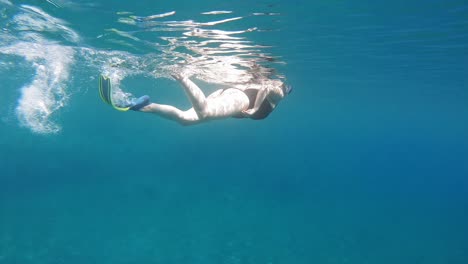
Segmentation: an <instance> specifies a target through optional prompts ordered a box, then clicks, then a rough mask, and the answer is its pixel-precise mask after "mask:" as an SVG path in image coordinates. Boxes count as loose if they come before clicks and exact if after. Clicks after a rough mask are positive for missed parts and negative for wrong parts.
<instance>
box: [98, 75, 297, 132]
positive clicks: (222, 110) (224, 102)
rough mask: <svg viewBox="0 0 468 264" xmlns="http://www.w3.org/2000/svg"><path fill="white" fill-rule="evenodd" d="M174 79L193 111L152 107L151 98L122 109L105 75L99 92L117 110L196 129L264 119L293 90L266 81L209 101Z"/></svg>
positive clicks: (222, 93) (222, 91)
mask: <svg viewBox="0 0 468 264" xmlns="http://www.w3.org/2000/svg"><path fill="white" fill-rule="evenodd" d="M172 77H173V78H174V79H176V80H177V81H179V82H180V84H181V85H182V87H183V88H184V90H185V93H186V94H187V97H188V98H189V100H190V102H191V103H192V106H193V107H192V108H190V109H189V110H187V111H182V110H180V109H178V108H176V107H174V106H171V105H163V104H156V103H151V102H150V98H149V96H147V95H144V96H142V97H140V98H138V99H137V100H136V101H135V102H134V103H132V104H130V105H126V106H123V107H122V106H118V105H116V104H114V102H113V101H112V97H111V95H112V86H111V82H110V79H109V78H107V77H105V76H102V75H101V76H100V79H99V91H100V95H101V98H102V99H103V100H104V101H105V102H106V103H108V104H110V105H112V106H113V107H114V108H116V109H117V110H120V111H127V110H133V111H140V112H146V113H154V114H157V115H159V116H161V117H164V118H167V119H170V120H174V121H177V122H179V123H180V124H182V125H193V124H198V123H201V122H204V121H208V120H215V119H222V118H228V117H234V118H251V119H255V120H259V119H264V118H266V117H267V116H268V115H269V114H270V113H271V112H272V111H273V110H274V109H275V107H276V106H277V105H278V103H279V102H280V101H281V100H282V99H283V98H284V97H286V95H288V94H289V93H290V92H291V90H292V88H291V86H288V85H285V84H284V83H283V82H282V81H280V80H265V81H264V82H262V84H252V85H242V86H239V87H235V88H227V89H219V90H216V91H215V92H213V93H212V94H210V95H209V96H208V97H205V94H204V93H203V91H202V90H201V89H200V88H199V87H198V86H197V85H196V84H195V83H193V82H192V81H191V80H190V79H189V78H188V77H184V76H182V75H172Z"/></svg>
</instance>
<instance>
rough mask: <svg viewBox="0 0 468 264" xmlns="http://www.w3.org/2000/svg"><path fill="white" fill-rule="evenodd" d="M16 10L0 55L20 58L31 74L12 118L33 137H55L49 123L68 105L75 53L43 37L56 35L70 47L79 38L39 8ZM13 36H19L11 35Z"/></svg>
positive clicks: (54, 127) (4, 35)
mask: <svg viewBox="0 0 468 264" xmlns="http://www.w3.org/2000/svg"><path fill="white" fill-rule="evenodd" d="M19 10H20V12H19V13H18V14H17V15H15V16H14V17H13V18H12V19H11V21H10V25H11V26H12V29H14V30H13V31H11V32H10V31H5V32H4V33H3V34H1V35H2V36H1V37H0V39H5V40H8V41H7V42H3V43H0V53H3V54H9V55H16V56H21V57H23V58H24V59H25V60H26V61H27V62H29V63H30V65H31V66H32V67H33V68H34V70H35V74H34V76H33V78H32V80H31V82H30V83H28V84H26V85H24V86H23V87H21V96H20V98H19V99H18V104H17V107H16V115H17V117H18V119H19V121H20V123H21V125H23V126H26V127H28V128H29V129H31V130H32V131H34V132H36V133H56V132H58V131H60V126H59V125H58V124H56V123H55V122H54V121H53V118H54V115H53V114H54V113H56V112H57V111H58V110H59V109H61V108H62V107H64V106H65V105H66V103H67V101H68V97H69V95H68V94H67V89H66V83H67V81H68V77H69V68H70V65H72V63H73V60H74V53H75V51H74V49H73V48H72V47H70V46H66V45H61V44H60V43H58V42H57V41H54V40H49V39H45V38H44V33H45V32H53V33H56V36H58V37H63V38H64V40H67V41H70V42H73V43H76V42H78V41H79V39H80V37H79V35H78V34H77V33H76V32H74V31H73V30H71V29H70V28H68V27H67V26H65V24H66V22H64V21H63V20H60V19H58V18H55V17H52V16H50V15H49V14H47V13H45V12H44V11H42V10H41V9H40V8H37V7H33V6H28V5H22V6H21V8H20V9H19ZM15 32H17V33H20V32H21V34H16V35H13V34H12V33H15ZM61 40H63V39H61Z"/></svg>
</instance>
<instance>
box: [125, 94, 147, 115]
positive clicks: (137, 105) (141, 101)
mask: <svg viewBox="0 0 468 264" xmlns="http://www.w3.org/2000/svg"><path fill="white" fill-rule="evenodd" d="M149 104H150V98H149V96H148V95H143V96H142V97H140V98H138V99H136V101H135V102H133V103H132V104H130V105H129V107H130V110H133V111H139V110H140V109H141V108H143V107H145V106H147V105H149Z"/></svg>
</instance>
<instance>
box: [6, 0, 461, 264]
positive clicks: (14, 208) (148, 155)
mask: <svg viewBox="0 0 468 264" xmlns="http://www.w3.org/2000/svg"><path fill="white" fill-rule="evenodd" d="M11 2H13V1H11ZM172 2H174V3H171V2H170V1H164V2H159V3H158V2H156V1H149V0H140V1H137V2H127V1H104V0H100V1H77V2H70V1H65V0H63V1H58V0H57V1H54V2H53V4H51V3H49V2H47V1H14V3H10V2H8V1H5V0H3V1H0V28H1V29H2V31H1V33H0V40H1V43H2V44H1V45H0V81H1V83H2V87H1V93H0V115H1V116H0V118H1V122H0V263H1V264H3V263H5V264H14V263H22V264H23V263H70V264H71V263H100V264H101V263H125V264H128V263H229V264H235V263H256V264H257V263H265V264H268V263H271V264H274V263H359V264H363V263H411V264H415V263H425V264H426V263H434V264H435V263H457V264H458V263H460V264H462V263H467V262H468V253H467V252H468V224H467V223H468V178H467V177H468V136H467V135H468V87H467V83H468V77H467V76H468V74H466V72H468V4H467V3H466V1H455V0H448V1H439V0H432V1H412V2H410V3H408V2H407V1H400V0H398V1H392V2H391V3H390V2H388V1H360V2H347V1H295V2H294V3H291V2H290V1H282V0H281V1H271V2H270V1H261V2H258V3H257V4H254V5H253V4H251V3H250V2H251V1H243V0H241V1H210V0H204V1H197V2H196V3H195V2H194V1H180V0H178V1H172ZM22 5H23V6H22ZM24 5H26V6H24ZM31 7H32V8H35V9H34V10H36V11H33V12H31ZM37 8H40V10H42V12H43V13H45V14H47V15H49V16H51V17H54V18H57V19H61V20H60V21H55V20H54V21H51V20H45V21H46V23H45V24H46V25H48V26H49V27H38V28H34V25H36V24H35V23H38V21H40V18H42V19H44V17H45V16H44V15H41V16H40V18H38V17H37V16H36V15H37V10H38V9H37ZM219 10H225V11H232V13H230V14H220V15H213V16H212V17H210V16H205V15H201V14H200V13H202V12H207V11H219ZM124 11H125V12H132V14H126V13H119V15H118V14H117V12H124ZM169 11H176V14H175V15H173V16H169V17H166V18H160V20H161V21H169V20H177V21H186V20H190V19H191V20H194V21H203V22H207V21H214V20H219V19H226V18H230V17H237V16H241V17H243V18H242V19H240V20H237V21H233V22H229V23H225V24H220V25H217V26H214V27H213V28H216V29H222V30H228V31H235V30H245V29H247V28H252V27H257V29H258V30H257V31H254V32H252V33H248V34H246V35H245V36H246V37H248V39H249V40H250V41H252V42H253V43H255V44H257V45H265V46H271V47H270V48H267V49H266V50H265V52H267V53H268V54H269V55H271V56H273V57H275V58H276V59H277V60H278V61H281V62H284V64H283V63H278V64H272V65H268V67H272V68H274V69H276V70H277V71H278V74H279V75H284V80H285V81H286V82H287V83H289V84H291V85H292V86H293V87H294V91H293V93H292V94H291V95H290V96H289V97H287V98H286V99H284V101H283V102H281V104H280V105H279V106H278V108H277V109H276V110H275V111H274V112H273V113H272V114H271V115H270V116H269V117H268V119H265V120H262V121H253V120H238V119H229V120H221V121H213V122H209V123H206V124H201V125H197V126H189V127H184V126H180V125H178V124H176V123H173V122H171V121H168V120H164V119H161V118H159V117H156V116H153V115H147V114H142V113H134V112H131V113H130V112H126V113H121V112H118V111H113V110H112V109H111V108H110V107H109V106H107V105H105V104H104V103H103V102H102V101H101V100H100V98H99V96H98V93H97V79H96V77H97V76H98V74H99V71H101V70H106V69H109V68H106V65H109V62H107V61H106V58H108V57H112V56H115V57H116V58H123V59H124V60H126V59H128V61H131V59H130V57H131V56H135V57H136V58H137V59H136V61H137V62H138V63H143V62H144V61H143V60H138V58H145V57H144V56H146V55H147V54H153V53H154V54H157V52H158V51H156V50H155V49H154V47H153V46H150V45H146V44H144V43H146V42H144V41H147V42H149V43H158V42H161V40H160V37H161V34H169V35H170V34H173V35H177V32H168V33H167V32H166V33H164V32H163V33H161V32H160V31H158V32H156V33H151V32H136V30H138V29H137V28H136V27H135V26H132V25H128V24H123V23H118V18H119V17H129V16H130V15H135V16H141V17H147V16H150V15H154V14H162V13H165V12H169ZM256 12H257V13H264V15H262V16H260V15H258V16H252V15H251V14H252V13H256ZM21 14H27V15H29V16H33V17H34V19H33V21H34V22H30V21H29V22H25V21H26V20H21V21H19V20H14V19H15V18H16V19H18V17H19V16H20V15H21ZM158 21H159V20H158ZM27 23H30V24H28V25H27V26H25V24H27ZM31 23H32V24H31ZM138 23H140V22H138ZM57 25H59V26H58V27H57ZM53 26H55V27H53ZM64 26H66V27H67V28H68V29H69V30H70V31H67V30H65V29H64V28H63V27H64ZM140 26H141V25H140ZM51 28H54V29H51ZM111 28H114V29H117V30H119V31H122V32H124V31H125V32H130V33H132V34H133V35H132V36H136V37H138V39H139V41H136V40H135V39H132V38H128V37H122V36H121V35H112V34H114V33H112V31H109V30H106V29H111ZM206 28H210V27H209V26H208V27H206ZM70 32H74V33H75V34H76V35H77V36H79V39H75V38H74V37H73V34H72V33H70ZM30 33H31V34H32V35H28V34H30ZM249 34H250V35H249ZM242 36H244V35H242ZM115 40H117V41H115ZM18 43H26V46H25V47H26V48H25V49H24V50H20V48H21V46H14V45H15V44H18ZM35 43H36V44H37V45H38V46H37V48H34V47H36V46H34V45H33V44H35ZM44 43H45V44H44ZM161 43H163V42H161ZM130 44H131V45H130ZM54 45H56V46H54ZM57 46H59V47H57ZM12 47H14V48H12ZM85 49H86V51H83V50H85ZM42 51H46V53H47V51H50V52H49V53H47V54H46V56H45V57H46V58H50V57H52V59H51V60H50V61H47V59H44V57H41V56H40V53H41V52H42ZM69 51H72V52H75V53H74V54H75V55H74V56H73V58H74V59H73V61H71V62H69V63H68V64H67V63H66V58H70V57H71V56H65V55H66V54H67V52H69ZM112 51H117V52H122V53H121V54H123V55H119V54H120V53H119V54H117V55H115V54H111V52H112ZM93 52H95V53H97V52H102V54H103V55H96V54H95V53H93ZM123 52H125V53H123ZM182 52H186V51H182ZM187 52H188V51H187ZM188 53H189V52H188ZM54 54H56V55H57V58H55V57H54V56H55V55H54ZM63 54H65V55H63ZM99 54H101V53H99ZM62 55H63V56H62ZM27 56H30V57H33V59H31V60H27V59H25V58H26V57H27ZM36 58H39V59H36ZM56 61H60V62H61V63H59V65H68V68H69V69H68V73H69V76H68V77H67V78H64V79H63V80H62V79H59V80H58V81H57V82H54V78H55V77H57V76H56V75H54V73H53V71H47V69H58V68H60V67H58V66H57V67H58V68H54V67H55V66H54V65H56V64H54V62H56ZM165 63H166V64H167V65H169V66H170V63H168V62H167V61H166V62H165ZM37 65H45V66H46V69H45V72H46V74H44V76H45V77H44V78H45V81H44V82H43V83H41V82H40V81H38V82H37V83H34V81H33V80H39V79H40V77H41V75H40V69H42V68H40V66H39V68H37V67H38V66H37ZM120 67H122V69H124V70H125V71H131V67H132V66H131V65H130V66H128V65H124V66H120ZM140 67H141V69H142V70H141V71H140V72H138V73H136V74H131V73H130V74H129V75H128V77H127V78H125V79H124V80H123V81H122V87H123V89H124V90H130V91H131V92H132V93H135V94H137V95H139V94H140V93H148V94H150V95H151V96H152V98H155V99H157V100H161V101H164V102H168V103H173V104H175V105H178V106H181V107H186V106H188V102H187V101H186V98H185V97H184V94H183V92H182V91H181V90H180V88H178V86H177V84H176V83H175V82H174V81H172V80H170V79H167V78H157V79H155V78H151V77H148V75H150V74H153V72H151V73H150V71H151V70H154V69H158V70H160V69H161V68H158V67H156V66H154V67H153V68H151V67H150V66H141V65H140ZM38 69H39V70H38ZM110 69H114V68H113V67H111V68H110ZM156 73H158V72H156ZM59 76H63V75H59ZM41 80H42V79H41ZM30 84H32V86H34V87H36V88H37V87H39V88H40V89H42V90H40V91H41V92H42V94H41V95H40V96H39V95H37V96H36V95H35V94H34V96H36V97H34V96H33V97H32V98H33V99H38V100H37V101H35V100H32V101H31V102H32V103H31V104H32V106H31V104H27V105H26V106H31V107H30V108H21V109H27V111H26V110H25V111H24V112H21V109H20V108H19V106H20V105H21V103H24V102H25V101H26V100H25V98H26V97H25V96H24V94H23V92H24V88H25V87H26V86H28V85H30ZM62 87H63V88H64V89H65V91H64V92H57V90H60V88H62ZM47 88H51V89H52V88H53V89H56V91H55V93H54V91H49V90H47ZM50 94H52V96H51V97H50V98H49V99H48V100H49V101H47V100H46V99H44V96H45V95H50ZM41 96H42V97H41ZM64 98H66V99H64ZM39 99H41V100H42V101H43V102H44V103H46V104H47V103H50V104H49V105H46V107H49V108H47V109H48V110H47V111H51V114H50V116H48V117H47V118H46V117H45V115H42V116H39V117H38V116H37V113H45V112H41V111H43V110H40V109H42V108H41V107H43V106H41V105H40V104H38V102H39V101H40V100H39ZM62 100H63V107H61V106H60V102H62ZM26 106H24V107H26ZM19 109H20V110H19ZM38 109H39V110H38ZM44 111H46V110H44ZM25 116H27V117H31V119H28V120H29V121H28V122H25V121H24V119H22V118H24V117H25ZM22 120H23V121H22ZM42 125H43V126H44V127H47V128H57V129H56V130H54V131H44V129H43V130H42V131H38V128H41V126H42ZM44 127H42V128H44ZM46 130H47V129H46Z"/></svg>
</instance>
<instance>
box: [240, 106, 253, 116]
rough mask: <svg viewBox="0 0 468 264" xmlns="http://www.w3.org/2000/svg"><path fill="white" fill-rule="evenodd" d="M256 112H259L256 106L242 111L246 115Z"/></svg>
mask: <svg viewBox="0 0 468 264" xmlns="http://www.w3.org/2000/svg"><path fill="white" fill-rule="evenodd" d="M255 112H257V109H254V108H251V109H247V110H244V111H242V113H243V114H244V115H246V116H251V115H253V114H255Z"/></svg>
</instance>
